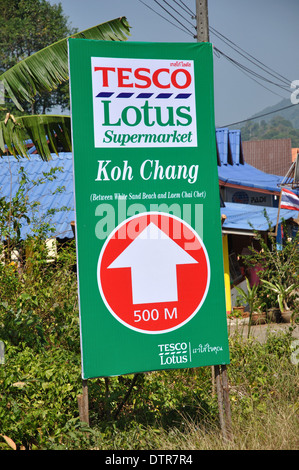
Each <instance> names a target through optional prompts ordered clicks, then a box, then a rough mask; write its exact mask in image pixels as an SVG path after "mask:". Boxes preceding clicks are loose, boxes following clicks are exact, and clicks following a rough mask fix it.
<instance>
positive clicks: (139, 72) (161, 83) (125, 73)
mask: <svg viewBox="0 0 299 470" xmlns="http://www.w3.org/2000/svg"><path fill="white" fill-rule="evenodd" d="M94 71H95V72H98V71H100V72H102V73H101V78H102V83H101V86H103V87H104V88H105V87H109V83H110V77H111V76H112V75H111V74H115V73H116V74H117V75H116V76H117V84H118V87H120V88H133V87H135V88H143V89H144V88H149V87H150V86H151V85H152V84H153V85H155V86H156V87H157V88H160V89H167V88H170V85H172V86H173V87H174V88H178V89H180V90H182V89H185V88H188V87H189V86H190V84H191V81H192V77H191V74H190V72H189V71H188V70H186V69H176V70H173V71H172V72H171V71H170V69H168V68H160V69H157V70H155V71H154V72H153V73H152V74H151V70H150V69H148V68H143V67H139V68H137V69H135V70H134V71H133V72H132V69H131V68H123V67H118V68H115V67H94Z"/></svg>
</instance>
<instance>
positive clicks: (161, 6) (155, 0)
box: [154, 0, 190, 33]
mask: <svg viewBox="0 0 299 470" xmlns="http://www.w3.org/2000/svg"><path fill="white" fill-rule="evenodd" d="M154 2H155V3H157V5H159V7H160V8H162V9H163V10H164V11H166V13H168V14H169V15H170V16H171V17H172V18H174V19H175V20H176V22H177V23H179V24H180V25H181V26H183V28H185V29H186V30H187V31H188V32H189V33H190V31H189V30H188V28H187V27H186V26H185V25H184V24H183V23H181V21H179V20H178V19H177V18H176V17H175V16H173V15H172V14H171V13H169V11H168V10H167V9H166V8H165V7H163V5H161V4H160V3H159V2H158V1H157V0H154Z"/></svg>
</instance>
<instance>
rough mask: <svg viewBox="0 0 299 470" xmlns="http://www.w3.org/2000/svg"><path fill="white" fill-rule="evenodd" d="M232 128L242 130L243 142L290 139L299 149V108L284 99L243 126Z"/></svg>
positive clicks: (255, 115)
mask: <svg viewBox="0 0 299 470" xmlns="http://www.w3.org/2000/svg"><path fill="white" fill-rule="evenodd" d="M282 108H285V109H282ZM259 116H261V117H259ZM231 127H232V128H236V127H238V128H239V129H241V134H242V140H243V141H246V140H264V139H288V138H290V139H291V142H292V147H299V106H297V105H293V106H292V103H291V101H290V100H289V99H284V100H282V101H280V102H279V103H277V104H275V105H273V106H269V107H267V108H265V109H263V110H262V111H260V112H259V113H257V114H254V115H253V116H252V117H251V118H250V119H249V120H248V121H247V122H246V123H245V124H244V125H243V126H240V125H239V126H236V125H235V126H231Z"/></svg>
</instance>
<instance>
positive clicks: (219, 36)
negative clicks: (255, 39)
mask: <svg viewBox="0 0 299 470" xmlns="http://www.w3.org/2000/svg"><path fill="white" fill-rule="evenodd" d="M209 29H210V32H211V33H212V34H214V35H215V36H216V37H218V39H221V40H222V41H223V42H224V43H225V44H227V45H228V46H229V47H231V48H232V49H233V50H234V51H236V52H237V53H238V54H240V55H241V56H242V57H244V58H245V59H246V60H248V61H249V62H251V63H252V64H254V65H255V66H256V67H259V68H260V69H262V70H264V71H265V72H266V73H268V74H269V75H271V76H272V77H274V78H276V79H278V80H280V81H282V82H284V83H286V84H288V85H289V84H290V83H291V80H288V79H287V78H285V77H283V76H282V75H280V74H278V73H277V72H275V71H274V70H273V69H271V68H270V67H267V66H264V64H262V66H261V65H258V64H257V63H256V62H258V63H259V64H261V62H260V61H259V60H258V59H256V58H255V57H253V56H252V55H251V54H249V53H248V52H246V51H244V49H242V48H241V47H240V46H238V45H236V44H235V43H233V42H232V41H230V40H229V39H228V38H226V37H225V36H224V35H223V34H222V33H219V32H218V31H217V30H216V29H214V28H212V27H210V28H209ZM223 38H224V39H223ZM229 43H232V44H233V45H234V46H236V47H237V48H239V49H240V50H241V51H243V52H245V54H247V55H248V56H249V57H251V58H248V57H246V55H245V54H243V53H242V52H240V51H238V50H237V49H236V48H235V47H233V46H232V45H230V44H229ZM252 59H253V60H252ZM265 67H266V68H265ZM267 69H269V70H271V72H274V74H273V73H271V72H268V70H267ZM280 77H281V78H280Z"/></svg>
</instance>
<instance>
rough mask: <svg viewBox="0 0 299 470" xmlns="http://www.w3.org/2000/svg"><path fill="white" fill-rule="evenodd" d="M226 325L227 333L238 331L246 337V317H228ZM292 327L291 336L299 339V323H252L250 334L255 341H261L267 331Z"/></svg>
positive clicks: (276, 331) (263, 339) (266, 334)
mask: <svg viewBox="0 0 299 470" xmlns="http://www.w3.org/2000/svg"><path fill="white" fill-rule="evenodd" d="M227 327H228V333H229V335H231V334H234V332H238V333H239V334H242V335H243V336H244V337H246V338H247V334H248V318H244V319H228V320H227ZM289 328H292V330H293V331H292V337H293V338H294V340H295V339H299V325H298V324H297V325H296V326H295V325H291V324H290V323H268V324H265V325H252V326H251V328H250V336H251V337H252V338H255V339H256V340H257V341H260V342H263V341H265V340H266V338H267V336H268V335H269V333H270V332H271V333H278V334H279V332H287V331H288V330H289Z"/></svg>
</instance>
